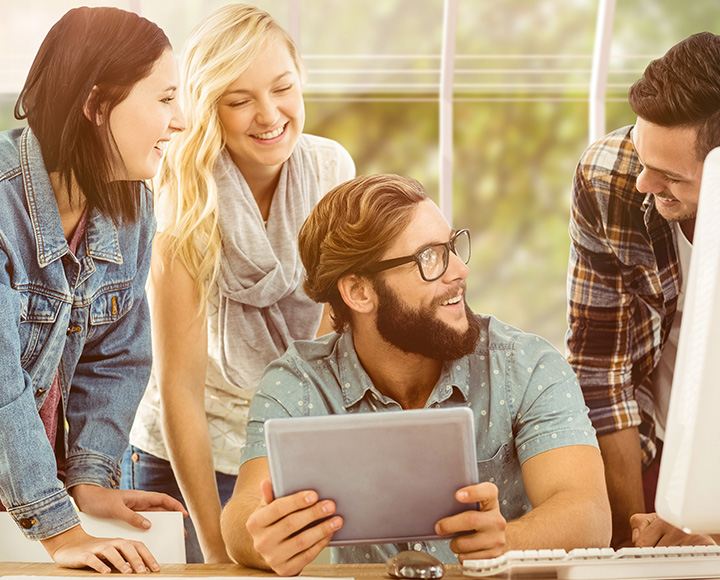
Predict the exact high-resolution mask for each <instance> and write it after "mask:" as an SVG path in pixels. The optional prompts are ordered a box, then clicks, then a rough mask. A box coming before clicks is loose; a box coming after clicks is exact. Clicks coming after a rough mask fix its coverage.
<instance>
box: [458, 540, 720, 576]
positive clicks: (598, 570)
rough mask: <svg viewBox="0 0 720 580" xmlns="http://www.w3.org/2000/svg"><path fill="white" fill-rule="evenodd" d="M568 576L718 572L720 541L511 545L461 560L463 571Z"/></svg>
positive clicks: (715, 574)
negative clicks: (572, 547)
mask: <svg viewBox="0 0 720 580" xmlns="http://www.w3.org/2000/svg"><path fill="white" fill-rule="evenodd" d="M553 572H554V573H555V574H556V576H557V577H558V578H560V579H563V580H565V579H567V580H589V579H593V580H598V579H599V580H604V579H605V578H623V579H625V580H633V579H634V578H649V579H654V580H660V579H668V580H674V579H678V578H684V579H694V578H720V546H670V547H656V548H621V549H619V550H617V551H616V550H613V549H612V548H590V549H576V550H571V551H570V552H566V551H565V550H515V551H510V552H506V553H505V554H503V555H502V556H500V557H498V558H491V559H488V560H466V561H465V562H463V573H464V574H467V575H468V576H494V575H496V574H507V573H512V574H513V575H516V574H551V573H553Z"/></svg>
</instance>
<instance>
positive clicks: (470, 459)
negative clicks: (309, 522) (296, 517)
mask: <svg viewBox="0 0 720 580" xmlns="http://www.w3.org/2000/svg"><path fill="white" fill-rule="evenodd" d="M265 439H266V443H267V449H268V463H269V465H270V477H271V480H272V484H273V493H274V494H275V497H281V496H285V495H289V494H292V493H295V492H298V491H303V490H310V489H312V490H315V491H316V492H317V493H318V495H319V497H320V499H331V500H333V501H334V502H335V504H336V514H337V515H340V516H342V517H343V521H344V524H343V527H342V528H341V529H340V530H338V531H337V532H336V533H335V535H334V536H333V539H332V541H331V542H330V545H346V544H366V543H386V542H403V541H404V542H408V541H417V540H428V539H438V536H437V535H436V534H435V524H436V522H437V521H438V520H440V519H442V518H444V517H448V516H451V515H454V514H456V513H460V512H463V511H467V510H468V509H477V505H475V506H473V505H472V504H470V505H469V504H461V503H459V502H458V501H457V500H455V492H456V491H457V490H458V489H460V488H461V487H464V486H467V485H472V484H475V483H477V478H478V474H477V461H476V452H475V430H474V426H473V415H472V412H471V411H470V409H468V408H467V407H454V408H445V409H422V410H409V411H392V412H380V413H360V414H356V415H352V414H348V415H328V416H321V417H293V418H282V419H269V420H268V421H266V423H265ZM444 537H447V536H444Z"/></svg>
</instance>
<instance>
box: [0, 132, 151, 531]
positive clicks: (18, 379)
mask: <svg viewBox="0 0 720 580" xmlns="http://www.w3.org/2000/svg"><path fill="white" fill-rule="evenodd" d="M0 196H1V199H0V320H1V321H2V322H1V323H0V499H1V500H2V502H3V504H5V506H6V508H7V510H8V512H9V513H10V514H11V515H12V517H13V518H14V519H15V521H16V522H17V523H18V524H19V526H20V527H21V529H22V531H23V532H24V533H25V536H26V537H28V538H30V539H46V538H49V537H52V536H55V535H57V534H59V533H61V532H64V531H66V530H68V529H69V528H71V527H73V526H75V525H77V524H78V523H79V519H78V517H77V513H76V511H75V509H74V507H73V505H72V502H71V501H70V498H69V497H68V494H67V492H66V489H65V488H66V487H67V488H70V487H72V486H74V485H77V484H80V483H89V484H94V485H99V486H103V487H108V488H117V487H118V486H119V482H120V468H119V460H120V457H121V456H122V454H123V451H124V450H125V447H126V446H127V442H128V441H127V438H128V432H129V430H130V426H131V425H132V421H133V417H134V415H135V410H136V408H137V405H138V403H139V401H140V398H141V397H142V394H143V392H144V390H145V386H146V384H147V380H148V377H149V374H150V366H151V350H150V318H149V311H148V306H147V300H146V296H145V281H146V279H147V274H148V270H149V267H150V253H151V243H152V237H153V235H154V233H155V219H154V217H153V209H152V196H151V194H150V192H149V191H148V190H147V189H145V188H144V190H143V202H142V209H141V217H140V219H139V220H138V221H137V223H127V224H122V223H121V225H120V226H119V227H115V226H114V225H113V223H112V221H111V220H110V219H108V218H106V217H104V216H103V215H101V214H100V213H99V212H98V211H96V210H93V211H91V212H90V214H89V216H88V221H87V226H86V229H85V233H84V235H83V236H82V240H81V241H80V244H79V247H78V251H77V254H76V255H73V254H72V253H71V252H70V249H69V246H68V244H67V242H66V240H65V236H64V234H63V229H62V224H61V221H60V214H59V211H58V206H57V203H56V200H55V195H54V193H53V189H52V186H51V185H50V178H49V176H48V173H47V171H46V170H45V166H44V163H43V159H42V154H41V151H40V144H39V143H38V141H37V139H36V138H35V136H34V135H33V133H32V131H31V130H30V129H14V130H12V131H6V132H3V133H0ZM56 372H57V374H58V379H59V383H60V390H61V393H62V405H63V409H64V414H65V419H66V421H67V424H68V427H69V428H68V430H67V432H66V433H65V450H66V458H67V464H66V470H67V479H66V482H65V486H63V484H62V482H61V481H60V480H59V479H58V478H57V471H56V467H57V466H56V460H55V455H54V453H53V450H52V447H51V445H50V442H49V441H48V439H47V435H46V434H45V429H44V426H43V424H42V421H41V419H40V416H39V414H38V409H39V408H40V407H41V406H42V404H43V402H44V400H45V396H46V393H47V391H48V390H49V389H50V386H51V385H52V382H53V379H54V377H55V374H56ZM58 428H62V426H58Z"/></svg>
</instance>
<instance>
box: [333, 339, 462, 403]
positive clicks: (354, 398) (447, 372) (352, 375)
mask: <svg viewBox="0 0 720 580" xmlns="http://www.w3.org/2000/svg"><path fill="white" fill-rule="evenodd" d="M335 361H336V364H337V365H338V376H339V377H340V388H341V389H342V396H343V406H344V407H345V409H346V410H347V409H350V407H353V406H354V405H356V404H357V403H358V402H360V401H361V400H362V398H363V397H365V395H366V393H367V392H368V391H372V392H373V393H375V394H376V395H377V397H378V399H379V400H388V397H386V396H385V395H383V394H382V393H380V392H379V391H378V390H377V389H376V388H375V385H374V384H373V382H372V380H371V379H370V376H369V375H368V374H367V372H365V369H364V368H363V366H362V364H361V363H360V359H359V358H358V356H357V352H356V351H355V345H354V343H353V339H352V331H351V330H346V331H344V332H343V333H342V334H341V335H340V338H339V340H338V341H337V343H336V346H335ZM455 390H457V391H458V392H459V393H460V394H461V396H462V397H463V399H464V400H465V401H467V400H468V395H469V391H470V357H469V356H465V357H463V358H461V359H459V360H455V361H446V362H445V363H444V364H443V368H442V371H441V373H440V378H439V379H438V382H437V383H436V384H435V387H434V388H433V391H432V393H430V397H429V398H428V401H427V404H426V407H431V406H433V405H434V404H436V403H442V402H443V401H446V400H447V399H449V398H450V397H451V396H452V394H453V392H454V391H455Z"/></svg>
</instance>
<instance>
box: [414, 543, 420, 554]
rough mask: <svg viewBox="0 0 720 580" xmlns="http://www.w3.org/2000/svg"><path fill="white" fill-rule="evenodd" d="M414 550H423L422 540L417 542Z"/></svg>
mask: <svg viewBox="0 0 720 580" xmlns="http://www.w3.org/2000/svg"><path fill="white" fill-rule="evenodd" d="M413 550H415V551H417V552H421V551H422V544H421V543H420V542H418V543H417V544H415V545H414V546H413Z"/></svg>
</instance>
